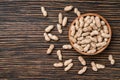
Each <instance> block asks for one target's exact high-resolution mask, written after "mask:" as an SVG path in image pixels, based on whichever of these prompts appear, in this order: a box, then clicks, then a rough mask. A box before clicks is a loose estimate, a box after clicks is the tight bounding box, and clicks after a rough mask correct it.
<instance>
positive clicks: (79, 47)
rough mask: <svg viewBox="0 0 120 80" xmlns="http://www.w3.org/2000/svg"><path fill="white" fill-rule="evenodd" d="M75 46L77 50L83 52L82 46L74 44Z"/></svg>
mask: <svg viewBox="0 0 120 80" xmlns="http://www.w3.org/2000/svg"><path fill="white" fill-rule="evenodd" d="M73 46H74V47H75V48H77V49H78V50H79V51H83V48H82V47H81V46H80V45H78V44H76V43H75V44H73Z"/></svg>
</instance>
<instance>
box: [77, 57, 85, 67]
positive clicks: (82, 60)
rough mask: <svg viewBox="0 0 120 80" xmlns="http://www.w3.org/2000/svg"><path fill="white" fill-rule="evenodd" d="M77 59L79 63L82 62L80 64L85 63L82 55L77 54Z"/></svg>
mask: <svg viewBox="0 0 120 80" xmlns="http://www.w3.org/2000/svg"><path fill="white" fill-rule="evenodd" d="M78 60H79V61H80V63H81V64H82V65H84V66H85V65H86V61H85V60H84V58H83V57H82V56H79V57H78Z"/></svg>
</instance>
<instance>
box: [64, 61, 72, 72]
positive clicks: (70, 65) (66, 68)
mask: <svg viewBox="0 0 120 80" xmlns="http://www.w3.org/2000/svg"><path fill="white" fill-rule="evenodd" d="M72 66H73V63H70V64H68V66H67V67H65V68H64V71H68V70H70V69H71V68H72Z"/></svg>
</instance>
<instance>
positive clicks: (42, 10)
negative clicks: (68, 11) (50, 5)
mask: <svg viewBox="0 0 120 80" xmlns="http://www.w3.org/2000/svg"><path fill="white" fill-rule="evenodd" d="M41 12H42V14H43V16H45V17H46V16H47V11H46V10H45V7H43V6H42V7H41Z"/></svg>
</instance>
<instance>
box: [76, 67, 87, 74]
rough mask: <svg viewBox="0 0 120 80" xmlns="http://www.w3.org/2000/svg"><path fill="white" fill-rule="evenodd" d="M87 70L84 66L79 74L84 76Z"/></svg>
mask: <svg viewBox="0 0 120 80" xmlns="http://www.w3.org/2000/svg"><path fill="white" fill-rule="evenodd" d="M86 70H87V66H84V67H83V68H82V69H81V70H79V71H78V74H83V73H85V72H86Z"/></svg>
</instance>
